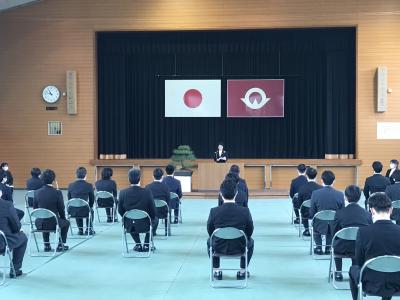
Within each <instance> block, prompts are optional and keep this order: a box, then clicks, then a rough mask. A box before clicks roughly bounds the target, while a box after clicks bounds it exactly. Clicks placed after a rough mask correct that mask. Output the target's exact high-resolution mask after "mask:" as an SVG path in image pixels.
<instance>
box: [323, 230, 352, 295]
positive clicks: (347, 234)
mask: <svg viewBox="0 0 400 300" xmlns="http://www.w3.org/2000/svg"><path fill="white" fill-rule="evenodd" d="M358 229H359V228H358V227H346V228H343V229H341V230H339V231H338V232H336V233H335V235H334V236H333V238H332V247H331V261H330V263H329V273H328V282H330V281H331V278H332V285H333V287H334V288H335V289H337V290H348V289H349V288H348V287H346V288H343V287H339V286H338V285H337V281H336V279H335V274H336V272H337V270H336V264H335V258H341V259H344V258H350V259H351V258H353V257H351V256H348V255H342V254H336V253H335V247H334V245H335V240H337V239H341V240H346V241H355V240H356V238H357V233H358ZM354 250H355V249H354ZM340 273H342V274H343V273H349V272H348V271H340Z"/></svg>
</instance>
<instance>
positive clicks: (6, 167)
mask: <svg viewBox="0 0 400 300" xmlns="http://www.w3.org/2000/svg"><path fill="white" fill-rule="evenodd" d="M0 167H1V168H2V169H3V170H4V171H8V163H6V162H2V163H1V165H0Z"/></svg>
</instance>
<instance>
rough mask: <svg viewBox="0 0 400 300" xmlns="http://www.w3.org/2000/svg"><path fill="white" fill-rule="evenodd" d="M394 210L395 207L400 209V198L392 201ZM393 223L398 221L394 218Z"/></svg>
mask: <svg viewBox="0 0 400 300" xmlns="http://www.w3.org/2000/svg"><path fill="white" fill-rule="evenodd" d="M392 207H393V212H394V210H395V209H398V210H400V200H395V201H392ZM392 221H393V223H396V220H392Z"/></svg>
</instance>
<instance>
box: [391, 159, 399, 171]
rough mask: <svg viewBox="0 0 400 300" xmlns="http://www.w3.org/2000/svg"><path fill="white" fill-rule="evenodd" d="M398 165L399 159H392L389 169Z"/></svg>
mask: <svg viewBox="0 0 400 300" xmlns="http://www.w3.org/2000/svg"><path fill="white" fill-rule="evenodd" d="M398 166H399V161H398V160H397V159H392V160H391V161H390V168H391V169H397V167H398Z"/></svg>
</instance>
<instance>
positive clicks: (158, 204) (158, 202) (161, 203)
mask: <svg viewBox="0 0 400 300" xmlns="http://www.w3.org/2000/svg"><path fill="white" fill-rule="evenodd" d="M154 204H155V205H156V209H157V214H158V211H160V210H162V209H163V208H164V207H165V208H166V210H167V217H166V218H165V220H166V222H167V234H166V235H165V238H166V239H167V238H168V237H169V236H171V211H170V209H169V206H168V204H167V202H165V201H164V200H160V199H154ZM162 219H163V220H164V218H162Z"/></svg>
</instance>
